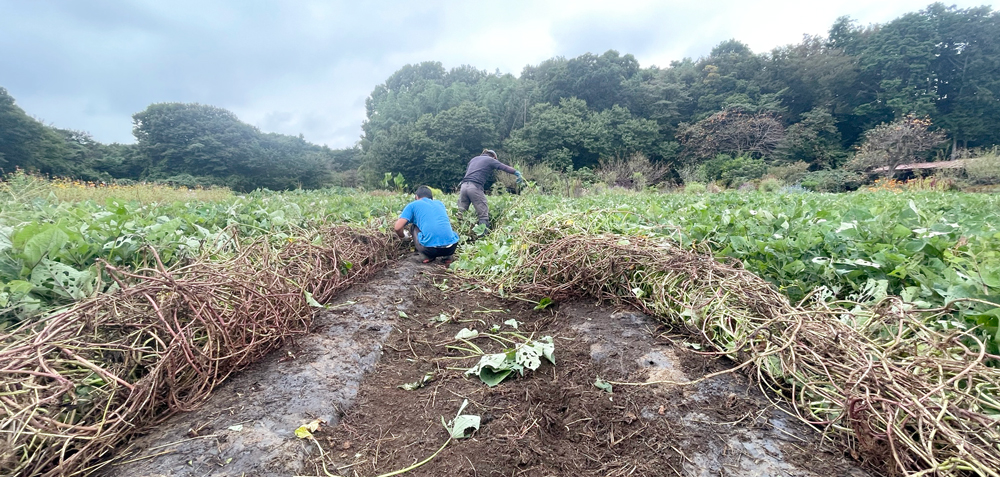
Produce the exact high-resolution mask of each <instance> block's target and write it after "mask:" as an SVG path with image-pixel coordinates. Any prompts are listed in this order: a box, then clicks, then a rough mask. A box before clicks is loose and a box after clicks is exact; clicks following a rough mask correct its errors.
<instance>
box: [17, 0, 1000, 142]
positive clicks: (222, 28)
mask: <svg viewBox="0 0 1000 477" xmlns="http://www.w3.org/2000/svg"><path fill="white" fill-rule="evenodd" d="M988 1H989V0H986V1H967V0H957V1H955V0H953V1H949V2H946V3H948V4H951V3H956V4H957V5H958V6H959V7H962V8H965V7H970V6H978V5H981V4H984V3H986V4H989V3H987V2H988ZM929 3H930V1H929V0H927V1H913V0H909V1H906V0H881V1H872V0H835V1H829V2H812V1H802V0H791V1H784V0H766V1H765V0H751V1H747V0H701V1H698V0H684V1H677V0H660V1H630V0H616V1H594V0H558V1H556V0H553V1H542V0H537V1H514V0H500V1H491V2H477V1H433V0H432V1H426V2H416V1H357V0H354V1H335V0H281V1H279V0H272V1H263V0H229V1H220V0H196V1H189V0H171V1H163V0H115V1H112V0H61V1H56V0H0V87H4V88H6V89H7V90H8V91H9V92H10V94H11V95H13V96H14V98H15V99H16V100H17V103H18V104H19V105H20V106H21V107H22V108H23V109H24V110H25V111H27V113H28V114H30V115H32V116H34V117H36V118H38V119H40V120H42V121H44V122H46V123H48V124H51V125H54V126H56V127H59V128H65V129H76V130H82V131H87V132H89V133H91V134H92V135H93V136H94V138H95V139H97V140H99V141H102V142H106V143H110V142H125V143H130V142H133V140H134V139H133V137H132V129H131V128H132V126H131V121H132V120H131V116H132V114H134V113H136V112H139V111H142V110H143V109H145V108H146V107H147V106H148V105H150V104H152V103H159V102H191V103H193V102H197V103H202V104H209V105H212V106H218V107H221V108H225V109H228V110H230V111H233V112H234V113H236V115H237V116H239V117H240V118H241V119H242V120H243V121H245V122H248V123H251V124H254V125H256V126H258V127H259V128H260V129H261V130H263V131H265V132H278V133H285V134H293V135H298V134H300V133H301V134H303V135H305V137H306V139H307V140H309V141H311V142H314V143H318V144H326V145H329V146H330V147H334V148H339V147H349V146H351V145H353V144H354V143H355V142H356V141H357V140H358V138H359V137H360V135H361V122H362V120H363V119H364V117H365V110H364V103H365V98H366V97H367V96H368V94H369V93H370V92H371V91H372V89H373V87H374V86H375V85H377V84H379V83H382V82H383V81H385V79H386V78H387V77H388V76H389V75H391V74H392V73H393V72H394V71H396V70H397V69H399V68H400V67H401V66H403V65H405V64H407V63H417V62H421V61H427V60H431V61H440V62H441V63H442V64H443V65H444V67H445V68H453V67H456V66H460V65H463V64H468V65H472V66H474V67H476V68H478V69H481V70H488V71H490V72H493V71H496V70H498V69H499V70H500V71H501V72H503V73H513V74H515V75H518V74H519V73H520V72H521V70H522V69H523V68H524V66H526V65H535V64H538V63H540V62H542V61H544V60H546V59H548V58H552V57H555V56H563V57H567V58H572V57H575V56H578V55H581V54H584V53H588V52H590V53H595V54H600V53H603V52H605V51H607V50H609V49H615V50H618V51H619V52H620V53H622V54H626V53H631V54H633V55H634V56H635V57H636V58H637V59H638V60H639V63H640V65H641V66H643V67H646V66H650V65H659V66H667V65H669V64H670V62H671V61H673V60H678V59H681V58H683V57H691V58H698V57H700V56H704V55H706V54H708V52H709V50H711V48H712V47H713V46H714V45H716V44H718V43H719V42H720V41H724V40H726V39H729V38H735V39H737V40H740V41H742V42H744V43H746V44H748V45H749V46H750V47H751V48H752V49H753V50H754V51H755V52H764V51H769V50H770V49H771V48H774V47H776V46H781V45H786V44H790V43H797V42H799V41H800V40H801V39H802V35H803V34H825V33H826V32H827V30H828V29H829V27H830V25H832V24H833V22H834V20H835V19H836V18H837V17H839V16H842V15H847V16H850V17H851V18H853V19H855V20H857V21H858V22H859V23H861V24H870V23H885V22H887V21H890V20H892V19H893V18H896V17H898V16H899V15H901V14H903V13H906V12H911V11H916V10H919V9H921V8H924V7H925V6H926V5H927V4H929Z"/></svg>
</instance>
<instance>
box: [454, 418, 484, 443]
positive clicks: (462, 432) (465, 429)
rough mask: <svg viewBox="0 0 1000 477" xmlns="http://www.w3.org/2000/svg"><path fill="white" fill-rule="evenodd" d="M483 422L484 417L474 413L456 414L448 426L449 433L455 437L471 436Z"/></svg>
mask: <svg viewBox="0 0 1000 477" xmlns="http://www.w3.org/2000/svg"><path fill="white" fill-rule="evenodd" d="M481 422H482V419H481V418H480V417H479V416H476V415H473V414H462V415H461V416H456V417H455V419H453V420H452V421H451V425H450V426H448V433H449V434H451V437H454V438H455V439H462V438H465V437H469V436H471V435H472V433H473V432H476V431H478V430H479V425H480V423H481Z"/></svg>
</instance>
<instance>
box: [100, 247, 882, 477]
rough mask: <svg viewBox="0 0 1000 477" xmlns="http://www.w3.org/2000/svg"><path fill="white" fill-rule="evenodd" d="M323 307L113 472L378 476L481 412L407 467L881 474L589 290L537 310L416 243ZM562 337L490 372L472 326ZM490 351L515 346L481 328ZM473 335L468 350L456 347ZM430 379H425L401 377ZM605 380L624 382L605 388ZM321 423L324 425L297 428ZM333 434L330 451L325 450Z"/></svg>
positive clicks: (486, 471)
mask: <svg viewBox="0 0 1000 477" xmlns="http://www.w3.org/2000/svg"><path fill="white" fill-rule="evenodd" d="M330 305H332V306H331V309H330V310H329V311H325V312H322V313H320V314H319V316H317V318H316V324H315V329H314V331H313V332H312V333H310V334H309V335H306V336H303V337H300V338H299V339H298V340H296V342H295V343H292V344H290V345H288V346H286V347H285V348H284V349H282V350H281V351H280V352H277V353H274V354H273V355H271V356H270V357H268V359H266V360H264V361H263V362H261V363H258V365H255V366H253V367H251V368H249V369H247V370H245V371H243V372H242V373H240V374H239V375H237V376H235V377H234V378H232V379H230V381H228V382H227V383H225V384H224V385H223V386H221V387H220V388H219V389H218V390H217V391H216V393H215V394H213V396H212V397H211V398H210V399H209V400H208V401H207V402H206V403H205V405H204V406H203V407H202V408H200V409H199V410H197V411H193V412H189V413H186V414H182V415H178V416H174V417H173V418H171V419H170V420H168V421H167V422H166V423H164V424H162V425H161V426H159V427H158V428H156V429H154V430H153V431H152V432H149V433H147V434H146V435H144V436H141V437H139V438H137V439H134V440H133V441H132V442H130V444H129V446H128V448H127V449H122V450H121V451H120V452H119V454H120V457H119V458H118V459H117V461H116V462H115V463H113V464H112V465H110V466H108V467H107V468H106V469H105V470H104V471H103V472H102V473H103V474H104V475H109V476H202V475H220V476H271V475H275V476H280V475H287V476H292V475H319V476H324V475H341V476H377V475H381V474H385V473H390V472H393V471H396V470H400V469H404V468H407V467H410V466H412V465H414V464H415V463H418V462H420V461H423V460H424V459H426V458H428V457H430V456H431V455H432V454H434V453H435V451H437V450H438V449H439V448H441V446H442V445H443V444H444V443H445V442H446V441H447V439H448V435H447V432H446V431H445V430H444V427H443V425H442V422H441V420H442V417H443V418H444V419H445V420H450V419H451V418H452V417H454V416H455V414H456V412H458V409H459V407H460V406H461V404H462V402H463V401H465V400H468V402H469V405H468V407H467V408H466V409H465V411H464V414H475V415H479V416H481V418H482V425H481V427H480V429H479V431H478V432H476V433H474V434H473V435H472V436H471V437H469V438H467V439H461V440H454V441H452V442H451V443H449V444H448V445H447V446H446V447H445V448H444V449H443V450H442V451H441V452H440V453H439V454H437V455H436V456H435V457H434V458H433V459H431V460H430V461H429V462H427V463H425V464H423V465H420V466H419V467H416V468H415V469H414V470H412V471H411V472H409V473H407V474H405V475H415V476H417V475H423V476H438V475H448V474H450V475H456V476H466V475H469V476H494V475H495V476H517V475H525V476H564V475H565V476H576V475H594V476H598V475H600V476H626V475H665V476H670V475H682V476H730V475H732V476H757V475H759V476H772V475H773V476H829V475H838V476H839V475H852V476H865V475H869V474H868V473H867V472H865V471H864V470H862V469H861V468H860V466H859V465H858V464H857V463H855V462H853V461H851V460H850V459H848V458H845V457H844V455H843V453H842V452H841V451H839V450H837V449H835V448H833V447H832V446H831V445H830V444H829V443H827V442H824V441H823V439H822V438H821V436H820V434H819V432H817V431H816V430H815V429H813V428H811V427H808V426H806V425H803V424H801V423H800V422H798V421H797V420H796V419H795V418H793V417H791V414H790V412H791V411H789V410H788V409H787V408H784V407H782V406H775V405H774V404H772V403H771V401H770V400H769V399H768V398H767V397H765V395H764V394H763V393H762V392H761V391H760V390H759V389H758V387H757V386H756V384H754V383H752V382H751V381H750V380H748V379H747V378H746V377H745V376H744V375H742V374H739V373H731V374H723V375H720V376H717V377H714V378H710V379H707V380H704V381H702V382H700V383H698V384H694V385H687V386H680V385H673V384H648V383H650V382H654V381H672V382H685V381H689V380H692V379H697V378H698V377H701V376H705V375H706V374H709V373H713V372H716V371H719V370H723V369H725V368H726V367H732V363H731V362H728V361H727V360H725V359H715V358H712V357H707V356H704V355H701V354H699V353H697V352H696V351H695V350H694V349H692V346H691V345H690V344H689V343H686V339H687V338H686V337H685V336H684V335H683V334H679V333H675V332H674V331H673V330H670V329H669V328H666V327H664V326H662V325H661V324H660V323H658V322H657V321H656V320H655V319H653V318H650V317H648V316H645V315H642V314H640V313H636V312H634V311H631V310H616V309H611V308H607V307H601V306H597V305H594V304H592V303H589V302H587V301H578V302H571V303H560V304H558V305H555V306H551V307H549V308H547V309H545V310H535V309H534V306H535V304H534V303H529V302H524V301H517V300H502V299H499V298H497V297H496V296H495V294H494V293H492V291H491V290H484V289H482V288H481V287H478V286H476V285H475V284H473V283H470V282H468V281H465V280H462V279H460V278H459V277H457V276H456V275H455V274H453V273H451V272H450V271H448V270H446V269H444V268H443V267H442V266H440V265H424V264H421V263H419V262H418V261H417V260H416V259H415V258H413V257H410V258H405V259H402V260H400V261H398V262H397V263H396V264H394V265H392V266H390V268H388V269H387V270H384V271H382V272H380V273H379V274H378V275H376V276H375V277H374V278H373V279H372V280H371V281H370V282H369V283H367V284H365V285H362V286H358V287H355V288H354V289H352V290H350V291H348V292H346V293H344V294H342V295H341V296H339V297H337V299H336V300H335V301H334V302H333V303H331V304H330ZM511 319H514V320H517V321H518V322H519V324H518V329H517V330H516V333H518V334H519V335H521V336H524V337H532V336H533V337H541V336H552V337H553V342H554V344H555V360H556V365H551V364H549V363H547V362H545V361H544V360H543V363H542V365H541V367H540V368H539V369H538V370H536V371H527V372H526V373H525V374H524V376H518V377H515V378H508V379H507V380H505V381H504V382H502V383H501V384H499V385H497V386H496V387H492V388H491V387H488V386H486V385H485V384H483V383H482V382H481V381H480V380H479V379H478V378H476V377H474V376H473V377H469V376H466V375H465V373H464V369H467V368H469V367H471V366H473V365H474V364H475V363H476V362H477V361H478V358H477V357H474V356H472V354H473V353H471V352H470V351H468V348H469V347H468V345H466V344H464V343H462V342H461V341H458V340H456V339H455V338H454V337H455V335H456V333H458V332H459V331H460V330H461V329H462V328H468V329H476V330H477V331H480V332H486V331H488V330H490V329H491V328H493V327H494V326H497V327H499V329H500V332H499V333H498V334H499V335H501V336H504V337H507V338H510V339H514V340H515V341H516V340H518V339H520V338H517V337H515V335H513V334H511V333H512V332H514V330H513V329H512V327H511V325H510V324H504V322H506V321H508V320H511ZM471 342H472V343H474V344H475V345H477V346H479V347H480V348H482V350H483V351H485V352H499V351H502V350H503V348H504V345H503V344H501V343H498V342H496V341H495V340H492V339H490V338H487V337H479V338H475V339H473V340H471ZM456 346H457V347H460V348H465V349H460V348H456ZM425 376H428V377H429V376H433V379H432V380H430V381H429V382H427V383H425V385H424V386H423V387H421V388H419V389H416V390H413V391H407V390H404V389H401V388H399V387H398V386H399V385H401V384H405V383H410V382H417V381H421V380H422V379H423V378H424V377H425ZM597 378H601V379H602V380H604V381H608V382H612V383H629V384H612V389H611V391H612V392H610V393H609V392H607V391H606V390H602V389H599V388H597V387H596V386H595V385H594V382H595V380H596V379H597ZM315 419H320V420H322V421H323V422H324V424H322V425H321V426H320V428H319V430H318V431H317V432H316V433H315V441H314V440H310V439H299V438H296V437H295V434H294V431H295V429H296V428H298V427H299V426H301V425H303V424H306V423H309V422H310V421H313V420H315ZM320 447H322V451H320Z"/></svg>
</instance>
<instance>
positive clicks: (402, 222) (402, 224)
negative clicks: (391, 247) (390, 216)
mask: <svg viewBox="0 0 1000 477" xmlns="http://www.w3.org/2000/svg"><path fill="white" fill-rule="evenodd" d="M409 222H410V221H409V220H406V219H402V218H400V219H396V223H395V224H393V225H392V230H393V231H395V232H396V236H397V237H399V238H404V237H405V235H403V230H405V229H406V224H407V223H409Z"/></svg>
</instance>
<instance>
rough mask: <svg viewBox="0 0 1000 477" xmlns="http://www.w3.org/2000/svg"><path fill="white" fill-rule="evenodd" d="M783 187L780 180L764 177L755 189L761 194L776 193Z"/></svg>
mask: <svg viewBox="0 0 1000 477" xmlns="http://www.w3.org/2000/svg"><path fill="white" fill-rule="evenodd" d="M803 164H805V163H803ZM783 185H784V183H782V182H781V180H780V179H778V178H776V177H765V178H764V179H762V180H761V181H760V186H759V187H758V188H757V190H759V191H761V192H777V191H778V190H780V189H781V186H783Z"/></svg>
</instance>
